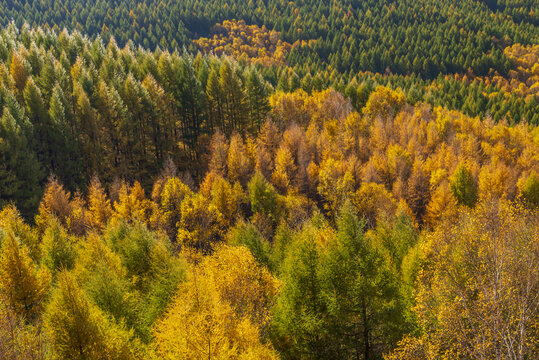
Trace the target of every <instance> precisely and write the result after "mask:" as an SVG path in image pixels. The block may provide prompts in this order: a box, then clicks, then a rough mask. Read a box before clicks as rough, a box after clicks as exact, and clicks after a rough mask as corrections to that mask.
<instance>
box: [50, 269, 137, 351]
mask: <svg viewBox="0 0 539 360" xmlns="http://www.w3.org/2000/svg"><path fill="white" fill-rule="evenodd" d="M45 326H46V328H47V331H48V332H49V334H50V336H51V339H52V342H53V344H54V352H55V355H56V356H58V357H60V358H62V359H81V360H83V359H84V360H88V359H111V360H112V359H118V360H120V359H122V360H123V359H137V358H142V356H143V354H142V352H139V353H138V354H137V350H139V351H140V350H141V349H137V348H136V346H133V344H130V343H129V339H130V334H129V332H127V331H126V330H124V329H122V328H121V327H119V326H117V325H115V324H114V323H112V322H111V321H110V320H109V319H107V317H106V316H105V315H104V314H103V313H102V312H101V311H100V310H99V309H98V308H97V307H96V306H95V305H94V304H92V303H91V302H89V301H88V299H87V298H86V295H85V294H84V292H83V291H82V289H81V288H80V287H79V285H78V284H77V283H76V281H75V280H74V279H73V277H72V276H71V275H70V274H69V273H67V272H63V273H61V274H60V276H59V280H58V288H57V289H56V290H55V292H54V294H53V297H52V300H51V303H50V304H49V305H48V307H47V310H46V314H45Z"/></svg>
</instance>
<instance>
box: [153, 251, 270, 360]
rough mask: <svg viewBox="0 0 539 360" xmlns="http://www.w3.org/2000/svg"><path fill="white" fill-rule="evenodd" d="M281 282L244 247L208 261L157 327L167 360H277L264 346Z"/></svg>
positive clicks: (195, 270) (161, 350) (217, 254)
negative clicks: (265, 333)
mask: <svg viewBox="0 0 539 360" xmlns="http://www.w3.org/2000/svg"><path fill="white" fill-rule="evenodd" d="M277 291H278V283H277V282H276V280H275V279H273V278H272V276H271V275H270V274H269V273H268V272H267V270H265V269H264V268H262V267H260V265H258V264H257V263H256V261H255V259H254V258H253V256H252V255H251V253H250V252H249V250H247V249H246V248H244V247H223V248H221V249H220V250H218V251H217V252H215V253H214V255H212V256H209V257H206V258H204V259H203V260H202V262H201V263H200V264H199V265H198V266H197V267H195V268H193V269H192V271H191V272H190V274H189V281H188V282H187V283H185V284H184V285H182V286H181V287H180V289H179V290H178V293H177V295H176V298H175V299H174V301H173V303H172V305H171V307H170V308H169V311H168V313H167V314H166V316H165V318H164V319H163V320H161V322H159V324H158V325H157V327H156V329H155V338H156V343H157V352H158V353H159V355H160V356H161V357H162V358H164V359H207V358H211V359H276V358H277V354H276V353H275V351H274V350H273V349H272V348H271V346H270V345H268V344H264V343H263V342H262V339H263V335H264V332H265V330H266V328H267V325H268V323H269V319H270V317H269V315H270V309H271V305H272V304H273V301H274V298H275V296H276V295H277Z"/></svg>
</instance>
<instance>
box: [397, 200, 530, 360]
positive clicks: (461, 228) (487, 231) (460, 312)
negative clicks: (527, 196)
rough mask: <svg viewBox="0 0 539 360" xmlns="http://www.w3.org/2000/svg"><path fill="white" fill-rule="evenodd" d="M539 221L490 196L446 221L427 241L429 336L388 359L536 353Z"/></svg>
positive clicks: (425, 323)
mask: <svg viewBox="0 0 539 360" xmlns="http://www.w3.org/2000/svg"><path fill="white" fill-rule="evenodd" d="M538 224H539V222H538V221H537V214H536V213H535V214H534V213H530V212H528V211H526V210H524V209H519V208H514V207H512V205H510V204H508V203H505V202H504V201H490V202H486V203H481V204H479V205H477V206H476V209H475V210H471V209H465V208H463V213H462V214H461V217H460V219H459V221H458V222H457V223H456V224H454V225H451V224H445V223H444V224H442V225H440V226H439V227H438V229H437V230H436V231H435V232H434V233H432V234H431V235H429V237H428V238H427V241H426V242H425V243H424V244H422V246H421V252H422V255H421V257H422V262H423V264H424V265H423V266H422V269H421V270H420V272H419V277H418V286H417V296H416V302H417V306H416V307H415V309H414V311H415V313H416V315H417V317H418V320H419V323H420V325H421V327H422V329H423V332H422V335H421V336H419V337H418V338H408V339H406V340H405V341H404V342H402V343H401V345H400V347H399V348H398V349H397V350H396V352H395V353H393V354H392V355H391V356H389V357H387V359H410V360H411V359H536V358H537V357H538V356H539V342H538V339H539V311H538V309H539V300H538V295H537V294H539V267H538V266H537V264H538V262H539V226H538Z"/></svg>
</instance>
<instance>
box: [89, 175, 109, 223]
mask: <svg viewBox="0 0 539 360" xmlns="http://www.w3.org/2000/svg"><path fill="white" fill-rule="evenodd" d="M88 212H89V216H90V222H91V224H92V226H93V228H94V229H97V230H102V229H103V228H104V227H105V226H106V225H107V223H108V222H109V220H110V218H111V216H112V206H111V205H110V200H109V199H108V198H107V194H105V190H104V189H103V186H102V185H101V182H100V181H99V179H98V178H97V177H96V176H94V177H92V180H91V181H90V187H89V188H88Z"/></svg>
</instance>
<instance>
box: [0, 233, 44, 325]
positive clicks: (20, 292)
mask: <svg viewBox="0 0 539 360" xmlns="http://www.w3.org/2000/svg"><path fill="white" fill-rule="evenodd" d="M1 251H2V252H1V256H0V275H1V279H0V293H2V294H3V296H5V297H6V299H7V301H8V304H9V306H11V307H12V308H13V310H14V311H15V313H17V314H18V315H20V316H22V317H23V318H24V319H25V320H26V321H29V322H34V321H36V320H37V319H38V318H39V316H40V315H41V312H42V310H43V307H44V305H45V300H46V297H47V292H48V289H49V280H50V275H49V273H48V271H47V270H46V269H45V268H43V267H38V266H36V264H35V263H34V262H33V261H32V259H31V258H30V256H29V255H28V250H27V249H26V247H25V246H24V245H21V244H19V242H18V240H17V238H16V237H15V234H14V233H13V232H11V231H10V232H8V233H7V234H6V236H4V239H2V247H1Z"/></svg>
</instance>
